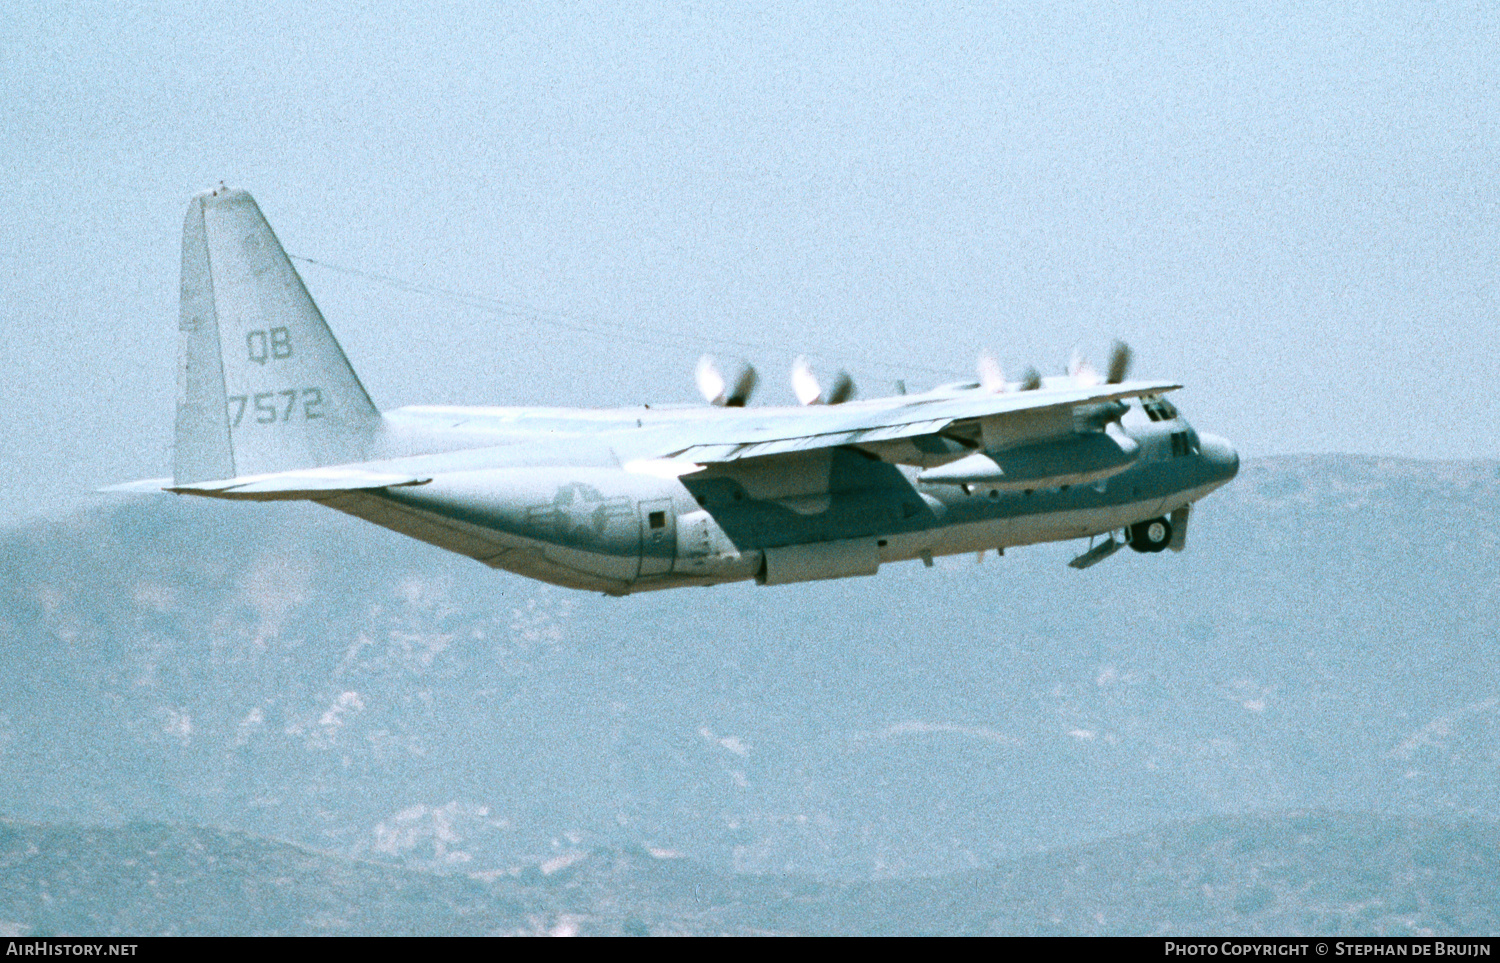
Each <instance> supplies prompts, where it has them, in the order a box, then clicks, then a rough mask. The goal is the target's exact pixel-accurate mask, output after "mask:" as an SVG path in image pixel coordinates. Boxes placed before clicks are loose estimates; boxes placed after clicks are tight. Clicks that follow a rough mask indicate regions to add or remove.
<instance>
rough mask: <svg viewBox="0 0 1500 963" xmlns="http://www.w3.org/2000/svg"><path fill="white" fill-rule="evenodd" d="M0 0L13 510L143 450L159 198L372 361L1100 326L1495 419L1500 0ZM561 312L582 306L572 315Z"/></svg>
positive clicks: (644, 384) (1298, 383)
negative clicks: (213, 203)
mask: <svg viewBox="0 0 1500 963" xmlns="http://www.w3.org/2000/svg"><path fill="white" fill-rule="evenodd" d="M497 6H498V5H496V4H492V3H484V4H473V5H458V4H450V5H445V6H442V7H441V8H439V9H436V10H428V9H423V10H422V11H421V12H420V13H419V14H414V13H409V12H406V9H405V8H402V7H396V6H389V7H387V6H384V5H380V4H369V3H366V4H359V5H349V6H339V7H334V6H325V5H313V4H307V3H295V4H293V3H276V2H272V3H263V4H258V5H256V6H255V7H254V8H253V9H250V10H247V11H244V12H241V11H239V10H236V9H235V8H233V7H232V6H230V7H228V8H227V10H228V12H222V11H220V10H214V11H213V12H206V11H207V7H208V5H205V4H198V3H195V4H181V5H173V4H150V5H146V4H141V5H135V4H125V3H107V4H97V5H85V4H62V3H49V4H35V5H30V4H25V5H23V4H18V3H15V2H3V3H0V162H3V163H0V171H3V173H4V178H5V182H4V186H3V188H0V312H3V313H0V324H3V337H0V352H3V353H0V357H3V359H4V362H5V365H4V370H5V375H6V377H5V378H4V379H3V381H0V419H3V422H0V423H3V429H0V520H11V519H15V518H17V517H23V516H25V515H28V514H32V513H35V512H37V511H41V510H44V509H48V508H53V509H58V508H68V507H73V506H76V505H77V504H79V503H80V501H81V500H82V497H83V496H82V494H81V493H82V492H84V491H87V490H89V489H92V488H94V487H96V486H98V485H103V484H108V483H111V482H116V481H123V480H128V479H133V478H139V477H149V476H156V475H164V474H167V473H169V471H170V464H171V454H170V444H171V435H172V408H173V395H174V391H175V365H176V357H175V356H176V344H175V335H176V331H175V327H176V313H177V284H178V269H179V253H178V246H179V243H180V238H181V220H182V215H183V211H184V209H185V206H186V203H187V200H188V198H189V196H191V195H192V194H193V193H194V192H195V191H198V190H201V189H203V188H205V187H208V186H212V185H214V184H216V183H217V182H218V181H219V180H221V179H222V180H224V181H227V182H228V183H229V184H231V185H238V186H241V187H245V188H247V189H249V190H250V191H251V192H252V193H254V194H255V196H256V198H257V199H258V200H259V201H260V204H261V207H262V209H263V210H264V211H265V213H266V215H267V217H268V218H269V219H270V221H271V223H272V225H273V226H274V227H275V228H276V229H277V231H278V233H279V234H280V237H281V239H282V241H283V243H284V244H285V246H286V247H287V249H288V250H289V251H291V252H292V253H294V254H299V255H303V256H305V257H310V258H315V259H317V260H320V261H326V262H331V263H333V264H338V265H343V266H347V267H352V268H357V269H359V270H363V271H369V272H376V273H379V274H382V275H388V276H393V277H398V278H402V279H406V280H409V281H411V282H414V283H418V284H424V285H433V286H437V287H442V288H447V289H453V290H457V291H461V292H466V293H470V294H474V295H482V296H486V297H491V298H498V299H502V300H504V301H506V302H508V303H511V304H512V305H519V306H525V308H526V310H521V311H517V312H510V313H503V312H502V313H497V312H495V311H488V310H481V309H478V308H475V307H472V306H464V305H463V304H460V303H457V302H454V301H452V300H442V299H434V298H430V297H426V296H421V295H418V294H414V293H410V292H403V291H399V290H395V289H392V288H390V287H388V286H382V285H379V284H374V283H372V282H370V281H369V280H366V279H361V278H358V277H354V276H351V275H348V274H342V273H337V272H334V271H331V270H328V269H326V268H321V267H317V266H307V267H304V269H303V273H304V276H305V278H306V280H307V282H308V286H309V288H310V289H311V290H312V292H313V295H314V297H315V298H316V299H317V300H318V302H319V304H320V305H321V307H322V308H323V311H324V314H325V315H326V316H327V317H328V319H329V322H330V324H331V325H332V327H333V329H334V331H335V333H336V334H337V335H338V337H339V338H340V339H341V341H342V342H343V344H344V347H345V350H346V352H347V353H348V355H349V357H350V359H351V360H352V361H353V362H354V365H355V367H356V369H357V370H358V371H359V372H360V374H361V376H362V377H363V379H364V381H365V383H366V386H367V387H368V388H369V389H370V392H371V394H372V395H373V396H374V398H375V400H376V402H377V403H378V404H380V405H381V406H383V407H395V406H399V405H403V404H412V403H419V402H455V403H494V404H530V403H538V404H541V403H546V404H565V403H576V404H580V405H609V404H634V403H638V402H641V401H663V402H665V401H690V400H694V399H695V395H694V393H693V388H692V365H693V361H694V359H695V358H696V357H697V355H698V354H699V353H700V352H701V351H702V350H705V349H708V350H713V351H715V352H716V353H718V354H720V355H721V356H725V357H728V358H744V359H746V360H752V361H754V362H756V363H757V364H759V365H760V366H761V368H762V373H763V381H762V388H761V393H760V396H759V400H761V401H765V402H772V401H774V402H775V403H787V402H789V401H790V399H791V394H790V391H789V389H788V388H787V386H786V377H785V371H786V369H787V367H788V366H789V365H790V362H791V359H792V357H793V356H794V355H795V354H797V353H799V352H805V353H808V354H810V355H812V356H813V357H814V358H815V359H817V360H818V361H819V362H820V363H821V364H822V365H823V366H825V367H827V368H832V367H835V366H844V367H847V368H849V370H850V371H851V372H853V373H854V374H855V376H856V378H857V379H858V381H859V383H860V387H861V390H862V392H863V393H864V394H866V395H871V394H877V393H886V392H887V391H889V390H890V385H891V383H892V382H893V381H894V380H895V379H896V378H905V379H906V380H907V381H908V382H909V383H911V384H912V385H913V386H920V385H925V384H930V383H933V382H936V381H940V380H951V379H952V378H956V377H967V376H969V375H970V374H971V373H972V371H973V360H974V356H975V354H976V353H977V352H978V351H979V350H980V349H981V348H986V347H987V348H990V349H991V350H993V351H994V352H995V353H996V355H997V356H998V357H999V358H1000V359H1001V361H1002V363H1003V364H1004V365H1005V366H1006V368H1007V370H1009V371H1011V372H1013V373H1014V372H1016V371H1018V370H1019V369H1020V368H1021V367H1023V366H1024V365H1026V364H1028V363H1035V364H1037V365H1038V366H1039V367H1042V368H1043V369H1044V370H1056V369H1057V368H1058V367H1059V366H1060V365H1062V364H1063V363H1064V362H1065V361H1066V359H1067V356H1068V353H1069V351H1070V349H1071V348H1073V347H1074V346H1075V345H1077V346H1080V347H1082V348H1084V349H1085V350H1088V351H1090V352H1091V353H1092V354H1094V355H1095V356H1096V357H1100V356H1102V355H1103V354H1104V353H1105V351H1106V349H1107V345H1108V343H1109V340H1110V339H1111V338H1113V337H1116V336H1119V337H1123V338H1125V339H1127V340H1128V341H1130V342H1131V344H1132V345H1133V346H1134V347H1135V348H1136V357H1137V362H1138V363H1137V368H1136V372H1137V373H1138V374H1140V375H1143V376H1153V377H1158V376H1159V377H1171V378H1175V379H1178V380H1180V381H1182V382H1184V383H1185V384H1186V385H1187V388H1186V389H1185V390H1184V391H1182V392H1181V393H1180V394H1179V396H1178V401H1179V403H1180V405H1181V407H1182V408H1183V409H1184V410H1185V412H1186V413H1187V414H1188V415H1189V417H1190V418H1192V419H1193V420H1194V422H1195V424H1197V425H1198V427H1200V428H1202V429H1205V430H1212V431H1215V432H1218V433H1221V434H1224V435H1226V436H1228V437H1229V438H1231V439H1232V440H1233V441H1235V442H1236V444H1238V446H1239V447H1240V449H1241V451H1242V452H1243V453H1245V454H1246V455H1250V456H1254V455H1262V454H1271V453H1278V452H1290V451H1328V450H1334V451H1354V452H1370V453H1386V454H1397V455H1407V456H1413V457H1422V458H1450V457H1451V458H1466V457H1495V456H1497V455H1500V433H1497V431H1496V429H1495V425H1496V423H1497V420H1500V401H1497V392H1496V384H1497V382H1500V360H1497V359H1500V352H1497V347H1500V336H1497V333H1496V320H1497V310H1496V309H1497V306H1500V305H1497V302H1500V295H1497V290H1500V289H1497V284H1496V273H1497V271H1500V257H1497V255H1500V5H1497V4H1494V3H1488V2H1485V3H1464V4H1434V3H1420V4H1416V3H1413V4H1362V5H1358V6H1353V7H1344V6H1339V7H1336V8H1335V7H1331V6H1322V5H1308V4H1304V3H1287V4H1261V5H1249V6H1246V5H1232V6H1231V5H1212V6H1210V5H1185V6H1177V5H1156V4H1110V5H1105V4H1094V3H1089V4H1079V5H1064V4H1031V3H1028V4H1017V5H1005V4H992V5H942V4H939V5H916V4H912V5H875V4H854V5H852V9H850V8H851V5H850V4H847V3H838V4H828V5H821V6H814V5H812V4H798V5H794V6H792V8H791V9H790V10H784V9H777V8H762V7H757V6H735V5H729V4H722V3H714V4H702V5H692V4H673V5H670V6H662V7H654V8H653V7H649V6H648V5H646V4H642V3H630V4H622V5H618V6H611V5H601V6H596V5H584V4H569V5H561V4H539V5H530V4H526V5H514V6H511V7H508V8H506V9H504V10H503V11H501V12H496V9H495V8H496V7H497ZM580 329H582V330H580Z"/></svg>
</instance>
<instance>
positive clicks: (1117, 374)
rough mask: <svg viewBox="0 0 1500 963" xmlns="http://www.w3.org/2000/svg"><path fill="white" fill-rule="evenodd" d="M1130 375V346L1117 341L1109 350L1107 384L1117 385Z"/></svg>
mask: <svg viewBox="0 0 1500 963" xmlns="http://www.w3.org/2000/svg"><path fill="white" fill-rule="evenodd" d="M1129 373H1130V345H1128V344H1126V343H1125V342H1123V341H1116V342H1115V343H1114V346H1113V347H1111V348H1110V349H1109V368H1108V369H1107V371H1106V373H1105V378H1104V380H1105V382H1106V383H1107V384H1112V385H1117V384H1119V383H1120V382H1122V381H1124V380H1125V376H1126V375H1127V374H1129Z"/></svg>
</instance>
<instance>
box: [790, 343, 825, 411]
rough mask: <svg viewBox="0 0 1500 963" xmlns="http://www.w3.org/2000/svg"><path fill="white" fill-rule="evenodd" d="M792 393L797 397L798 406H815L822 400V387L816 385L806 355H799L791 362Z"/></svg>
mask: <svg viewBox="0 0 1500 963" xmlns="http://www.w3.org/2000/svg"><path fill="white" fill-rule="evenodd" d="M792 393H793V394H795V395H796V396H797V403H798V404H799V405H815V404H817V403H818V402H819V401H821V400H822V398H823V386H822V385H820V384H818V378H817V375H814V374H813V372H812V365H810V364H808V363H807V356H806V355H800V354H799V355H798V356H797V360H796V361H794V362H792Z"/></svg>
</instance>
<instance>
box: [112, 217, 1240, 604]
mask: <svg viewBox="0 0 1500 963" xmlns="http://www.w3.org/2000/svg"><path fill="white" fill-rule="evenodd" d="M179 333H180V346H181V351H180V357H179V369H178V397H177V423H176V445H175V454H174V459H173V477H172V478H170V479H157V480H154V481H150V482H136V483H132V484H129V485H123V486H118V490H130V491H145V490H162V489H165V490H167V491H172V492H177V493H180V494H184V495H199V496H206V497H210V498H223V499H231V500H244V501H277V500H287V499H298V500H307V501H313V502H317V503H319V504H321V505H326V506H328V507H329V508H333V509H336V510H338V511H341V512H345V513H347V514H350V515H353V516H356V517H358V518H362V519H365V520H366V521H370V522H374V523H375V524H377V525H381V526H384V527H386V528H389V529H392V530H394V531H396V532H400V533H402V534H404V535H409V536H411V537H413V538H417V539H421V540H422V541H425V542H429V543H431V544H433V545H437V546H440V547H442V548H445V549H448V550H450V551H454V552H458V553H460V554H463V555H467V556H469V557H470V558H474V559H477V560H479V561H481V562H483V563H485V564H486V565H490V566H492V567H495V568H502V569H506V570H508V571H511V572H515V573H518V574H520V575H525V576H528V577H531V578H536V579H541V580H543V581H546V582H551V583H553V584H556V585H563V586H567V587H570V588H578V589H590V590H596V591H602V592H605V593H608V594H610V595H625V594H629V593H631V592H639V591H645V590H648V589H662V588H676V587H679V586H687V585H713V584H716V583H720V582H733V581H740V580H746V579H755V580H756V581H757V582H759V583H760V584H762V585H780V584H784V583H789V582H800V581H807V580H812V579H827V578H841V577H844V576H851V575H873V574H875V572H876V571H877V570H878V569H879V567H880V565H881V564H882V563H884V562H895V561H904V560H911V559H922V560H923V561H924V562H925V563H926V564H928V565H931V564H932V559H933V557H934V556H938V555H949V554H954V553H959V552H978V553H981V555H982V553H983V552H984V551H985V550H988V549H999V550H1002V551H1003V550H1004V548H1006V547H1009V546H1014V545H1026V544H1031V543H1036V542H1045V541H1055V540H1062V539H1076V538H1084V537H1093V536H1099V535H1106V536H1107V537H1106V538H1105V540H1103V541H1102V542H1100V543H1099V544H1097V545H1095V546H1094V547H1093V548H1092V549H1091V550H1090V551H1088V552H1086V553H1084V554H1083V555H1080V556H1079V557H1078V558H1076V559H1074V560H1073V562H1072V563H1071V564H1073V565H1074V566H1075V567H1078V568H1083V567H1087V566H1088V565H1092V564H1094V563H1095V562H1097V561H1099V560H1101V559H1103V558H1105V557H1107V556H1108V555H1110V554H1112V553H1113V552H1114V551H1116V550H1118V549H1119V548H1120V547H1122V546H1123V545H1125V544H1129V545H1130V546H1131V547H1132V548H1134V549H1136V550H1138V551H1141V552H1157V551H1161V550H1162V549H1164V548H1173V549H1178V550H1180V549H1181V548H1182V547H1183V544H1184V539H1185V537H1186V533H1187V522H1188V515H1189V511H1190V509H1191V506H1192V504H1193V503H1194V502H1196V501H1197V500H1198V499H1200V498H1202V497H1203V496H1204V495H1206V494H1208V493H1209V492H1211V491H1213V490H1214V489H1215V488H1218V487H1219V486H1220V485H1223V484H1224V483H1226V482H1227V481H1229V480H1230V479H1231V478H1233V477H1234V475H1235V473H1236V472H1237V470H1238V468H1239V458H1238V456H1237V455H1236V454H1235V452H1234V450H1233V449H1232V448H1231V447H1230V446H1229V444H1228V443H1226V442H1225V441H1223V440H1222V439H1219V438H1215V437H1213V436H1211V435H1199V434H1198V433H1197V432H1195V431H1194V430H1193V428H1192V427H1191V426H1190V425H1188V423H1187V422H1186V421H1185V420H1183V419H1182V417H1181V416H1180V415H1179V414H1178V413H1177V411H1176V409H1175V408H1173V406H1172V405H1171V404H1170V403H1169V402H1168V401H1167V400H1166V399H1165V398H1164V397H1163V395H1164V394H1165V393H1166V392H1169V391H1171V390H1173V389H1175V388H1177V387H1179V386H1178V385H1176V384H1173V383H1171V382H1165V381H1127V380H1125V379H1126V369H1127V368H1128V366H1129V360H1130V355H1129V350H1128V349H1127V348H1125V347H1124V345H1118V344H1117V345H1116V348H1115V352H1114V354H1113V356H1112V358H1111V360H1110V364H1109V365H1108V368H1107V370H1106V372H1105V374H1104V375H1103V376H1101V375H1099V374H1098V373H1096V372H1094V371H1093V369H1091V368H1090V367H1089V366H1088V365H1087V364H1086V363H1084V362H1081V361H1078V360H1076V359H1075V362H1074V363H1073V364H1072V365H1071V366H1070V369H1069V372H1068V374H1067V375H1065V376H1062V377H1049V378H1042V377H1040V376H1038V375H1037V373H1036V372H1035V371H1034V370H1028V371H1027V372H1026V374H1025V375H1024V376H1023V377H1022V379H1021V380H1020V381H1018V382H1008V381H1006V380H1005V378H1004V377H1002V375H1001V373H1000V370H999V367H998V366H997V365H996V364H995V363H994V362H993V361H992V360H988V359H985V360H982V361H981V363H980V377H979V380H978V381H976V382H972V383H959V384H950V385H945V386H943V387H939V388H936V389H934V390H932V391H927V392H924V393H920V394H900V395H896V396H894V397H889V398H880V399H873V400H854V385H853V382H852V381H851V380H850V379H849V378H848V376H847V375H840V377H839V379H838V380H837V382H836V383H835V384H834V385H833V387H831V388H830V389H829V390H828V391H826V392H825V391H823V389H822V387H821V386H820V385H819V384H818V381H817V378H816V376H815V375H813V373H812V371H811V369H810V368H809V367H808V366H807V365H806V364H805V362H802V361H800V360H799V363H798V365H797V367H796V370H795V371H794V373H793V386H794V390H795V393H796V395H797V398H798V400H799V401H800V402H801V404H800V405H798V406H796V407H749V406H748V404H747V403H748V401H749V400H750V396H751V393H752V392H753V390H754V387H755V382H756V375H755V372H754V370H753V369H749V368H747V369H745V370H744V371H743V372H742V373H741V374H740V376H739V377H737V378H736V379H735V381H734V383H733V384H730V383H729V382H728V381H727V380H726V379H725V377H724V376H723V375H722V374H721V373H720V371H719V369H718V367H717V365H715V364H714V363H713V361H712V359H710V358H707V357H705V358H704V360H703V361H702V362H700V364H699V366H698V373H697V374H698V385H699V388H700V390H701V391H702V392H703V394H704V397H705V399H706V400H707V401H709V402H710V403H709V404H708V405H703V406H684V407H669V408H660V407H641V408H621V409H611V410H579V409H570V408H457V407H411V408H401V409H399V410H395V411H388V412H381V411H379V410H378V409H376V407H375V406H374V404H372V403H371V401H370V397H369V395H368V394H366V393H365V389H364V387H363V386H362V385H361V384H360V382H359V379H358V377H356V375H355V373H354V371H353V369H352V368H351V367H350V365H349V362H348V360H347V359H346V358H345V357H344V353H343V351H342V349H340V348H339V345H338V342H337V341H335V340H334V338H333V335H332V334H331V333H330V332H329V330H328V327H327V325H326V324H325V323H324V321H323V317H322V315H321V314H320V313H319V311H318V309H317V307H316V306H315V305H314V304H313V302H312V299H311V298H310V297H309V296H308V293H307V290H306V288H305V287H304V286H303V284H302V280H301V278H300V277H299V276H298V275H297V272H296V270H295V269H294V268H293V267H292V264H291V262H290V261H289V260H288V258H287V256H286V254H285V252H284V251H283V250H282V248H281V245H280V243H279V242H278V241H277V240H276V236H275V234H273V233H272V231H271V228H270V226H269V225H268V224H267V223H266V221H265V219H264V218H263V217H262V215H261V212H260V209H259V207H257V205H256V203H255V201H254V200H253V199H252V198H251V197H250V195H249V194H248V193H246V192H244V191H241V190H233V189H224V188H220V189H219V190H216V191H209V192H205V193H202V194H199V195H198V196H196V197H195V198H193V201H192V203H191V205H190V206H189V208H188V212H187V222H186V225H185V226H184V230H183V245H182V302H181V319H180V322H179ZM1116 532H1122V533H1123V537H1122V538H1121V539H1119V540H1117V539H1116V538H1115V534H1114V533H1116Z"/></svg>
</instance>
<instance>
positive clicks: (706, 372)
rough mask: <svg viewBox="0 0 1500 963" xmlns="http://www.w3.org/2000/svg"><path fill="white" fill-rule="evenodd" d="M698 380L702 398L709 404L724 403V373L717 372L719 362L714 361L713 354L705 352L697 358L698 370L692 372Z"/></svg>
mask: <svg viewBox="0 0 1500 963" xmlns="http://www.w3.org/2000/svg"><path fill="white" fill-rule="evenodd" d="M694 376H695V379H696V380H697V382H698V393H699V394H701V395H702V396H703V400H704V401H706V402H708V403H709V404H711V405H722V404H724V401H725V399H724V388H725V383H724V375H723V374H721V373H720V372H719V364H718V362H716V361H714V356H713V355H711V354H706V355H704V356H703V357H701V358H699V359H698V370H697V371H696V372H694Z"/></svg>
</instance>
